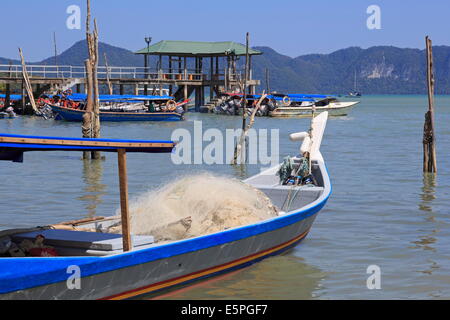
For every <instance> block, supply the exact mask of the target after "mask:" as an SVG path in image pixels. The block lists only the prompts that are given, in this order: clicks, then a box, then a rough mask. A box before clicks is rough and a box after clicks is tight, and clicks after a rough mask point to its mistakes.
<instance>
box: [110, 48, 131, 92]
mask: <svg viewBox="0 0 450 320" xmlns="http://www.w3.org/2000/svg"><path fill="white" fill-rule="evenodd" d="M103 55H104V57H105V66H106V82H107V84H108V90H109V94H110V95H112V94H113V87H112V84H111V77H110V75H109V67H108V59H107V58H106V52H104V53H103ZM136 95H137V93H136Z"/></svg>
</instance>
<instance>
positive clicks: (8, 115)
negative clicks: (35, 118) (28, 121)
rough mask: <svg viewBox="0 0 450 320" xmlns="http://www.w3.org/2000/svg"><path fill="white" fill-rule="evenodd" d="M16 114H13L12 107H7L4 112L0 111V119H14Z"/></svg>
mask: <svg viewBox="0 0 450 320" xmlns="http://www.w3.org/2000/svg"><path fill="white" fill-rule="evenodd" d="M16 117H17V114H16V113H15V112H14V109H13V107H8V108H6V109H5V111H0V118H16Z"/></svg>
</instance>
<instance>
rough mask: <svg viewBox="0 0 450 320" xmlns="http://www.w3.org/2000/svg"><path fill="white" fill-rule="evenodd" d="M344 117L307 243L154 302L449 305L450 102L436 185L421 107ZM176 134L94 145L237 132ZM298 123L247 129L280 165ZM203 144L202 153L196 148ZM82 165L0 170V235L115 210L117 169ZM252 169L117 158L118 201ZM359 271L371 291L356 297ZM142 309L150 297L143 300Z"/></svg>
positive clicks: (439, 117)
mask: <svg viewBox="0 0 450 320" xmlns="http://www.w3.org/2000/svg"><path fill="white" fill-rule="evenodd" d="M361 101H362V102H361V104H360V105H358V106H357V107H356V108H355V109H354V110H353V111H352V113H351V114H350V115H349V116H347V117H340V118H331V120H330V121H329V122H328V125H327V129H326V132H325V137H324V141H323V144H322V149H321V150H322V153H323V155H324V158H325V160H326V163H327V166H328V169H329V172H330V176H331V181H332V184H333V194H332V196H331V198H330V200H329V201H328V204H327V206H326V207H325V209H324V210H322V211H321V213H320V214H319V216H318V217H317V219H316V222H315V224H314V226H313V228H312V230H311V232H310V234H309V236H308V237H307V238H306V239H305V240H304V241H303V242H302V243H301V244H300V245H299V246H298V247H296V248H295V249H294V250H292V251H290V252H289V253H287V254H285V255H282V256H278V257H273V258H269V259H267V260H265V261H263V262H260V263H257V264H255V265H253V266H251V267H248V268H246V269H243V270H240V271H238V272H235V273H232V274H228V275H225V276H223V277H221V278H216V279H213V280H210V281H208V282H202V283H199V284H196V285H195V286H191V287H187V288H183V289H180V290H176V291H173V292H171V293H169V294H165V295H164V296H161V297H159V298H160V299H161V298H164V299H227V298H232V299H360V298H363V299H397V298H423V299H428V298H437V299H444V298H445V299H449V298H450V152H449V150H450V126H449V123H450V97H443V96H440V97H437V98H436V105H437V107H436V136H437V152H438V169H439V174H438V176H437V177H436V178H435V177H433V176H429V175H425V176H424V175H423V174H422V172H421V169H422V130H423V122H424V113H425V111H426V108H427V100H426V97H425V96H368V97H363V98H362V100H361ZM187 118H188V119H187V121H185V122H180V123H122V124H120V123H119V124H115V123H102V137H105V138H129V139H170V136H171V133H172V131H173V130H174V129H176V128H187V129H188V130H190V131H192V130H193V121H194V120H202V121H203V128H204V130H205V129H207V128H210V127H214V128H219V129H221V130H222V131H224V130H225V129H226V128H237V127H239V126H240V119H239V118H237V117H227V116H215V115H205V114H188V116H187ZM308 125H309V120H305V119H271V118H258V119H257V120H256V122H255V128H256V129H258V128H268V129H271V128H278V129H279V130H280V159H282V157H284V156H286V155H294V154H295V153H296V151H297V150H298V146H297V145H295V144H293V143H291V142H290V141H289V140H288V139H287V136H288V134H289V133H292V132H296V131H303V130H305V129H307V128H308ZM0 132H4V133H17V134H33V135H55V136H69V137H79V136H80V134H81V133H80V132H81V128H80V124H78V123H66V122H55V121H46V120H43V119H40V118H33V117H23V118H18V119H1V120H0ZM205 145H206V143H205ZM105 155H106V159H105V160H103V161H83V160H81V157H80V153H77V152H73V153H58V152H55V153H51V152H42V153H40V152H35V153H29V154H25V162H24V163H22V164H20V163H11V162H5V161H2V162H0V170H1V179H2V183H1V184H0V193H1V194H2V200H1V202H2V205H1V211H0V229H5V228H12V227H25V226H34V225H45V224H49V223H55V222H60V221H67V220H73V219H79V218H83V217H86V216H93V215H111V214H114V213H115V212H116V210H117V208H118V207H119V196H118V179H117V159H116V155H115V154H108V153H105ZM258 170H259V166H257V165H251V166H248V167H247V168H245V169H242V168H235V167H232V166H229V165H209V166H208V165H190V166H187V165H182V166H181V165H174V164H172V162H171V158H170V155H168V154H156V155H146V154H133V155H129V157H128V174H129V192H130V197H131V198H133V197H135V196H138V195H139V194H141V193H142V192H144V191H146V190H148V189H151V188H154V187H156V186H158V185H161V184H164V183H166V182H168V181H172V180H173V179H176V178H177V177H179V176H182V175H186V174H191V173H195V172H200V171H212V172H216V173H220V174H225V175H228V176H233V177H238V178H245V177H247V176H250V175H252V174H255V173H257V172H258ZM369 265H378V266H379V267H380V268H381V276H382V278H381V289H380V290H368V289H367V287H366V280H367V277H368V276H369V274H367V273H366V270H367V267H368V266H369ZM148 298H151V297H148Z"/></svg>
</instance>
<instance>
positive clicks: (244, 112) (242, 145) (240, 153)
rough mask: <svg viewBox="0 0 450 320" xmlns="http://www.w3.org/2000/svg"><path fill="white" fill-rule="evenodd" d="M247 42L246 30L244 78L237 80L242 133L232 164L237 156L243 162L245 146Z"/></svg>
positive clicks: (235, 161)
mask: <svg viewBox="0 0 450 320" xmlns="http://www.w3.org/2000/svg"><path fill="white" fill-rule="evenodd" d="M248 44H249V33H248V32H247V34H246V41H245V71H244V80H243V84H242V85H241V84H240V81H239V86H240V87H241V91H242V93H243V98H242V103H243V105H242V133H241V138H240V139H239V143H237V144H236V147H235V148H234V157H233V161H232V164H237V158H238V157H239V155H240V157H241V163H243V162H244V161H243V160H244V154H245V153H244V152H242V149H243V148H244V147H245V144H244V143H245V139H244V138H245V127H246V119H247V78H248V63H249V59H248Z"/></svg>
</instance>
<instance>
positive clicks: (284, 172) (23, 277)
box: [0, 112, 331, 299]
mask: <svg viewBox="0 0 450 320" xmlns="http://www.w3.org/2000/svg"><path fill="white" fill-rule="evenodd" d="M327 117H328V113H327V112H323V113H321V114H320V115H318V116H317V117H315V118H313V120H312V123H311V127H310V128H308V129H309V130H308V131H307V132H306V131H305V132H299V133H294V134H291V136H290V138H291V140H292V141H294V142H296V144H297V148H295V149H297V150H295V151H296V153H297V152H298V146H300V143H301V146H300V154H299V155H297V156H293V157H289V158H287V159H285V161H284V162H283V163H282V164H279V165H277V166H274V167H272V168H270V169H268V170H265V171H263V172H261V173H259V174H257V175H255V176H253V177H250V178H248V179H246V180H244V181H243V182H244V183H246V184H248V185H250V186H252V187H254V188H256V189H258V190H260V191H262V192H263V193H264V194H265V195H266V196H267V197H268V198H269V199H270V200H271V202H272V203H273V204H274V205H275V206H276V207H278V208H279V209H280V210H279V211H278V213H277V215H276V216H274V217H271V218H268V219H264V220H261V221H258V222H256V223H250V224H244V225H239V226H237V227H233V228H229V229H221V230H219V231H217V232H213V233H209V234H203V235H201V236H195V237H192V238H186V239H182V240H174V241H164V242H162V243H159V242H157V241H156V240H155V238H154V237H153V236H152V235H151V234H150V235H133V234H132V233H131V231H132V230H131V231H130V228H129V212H128V195H127V191H126V190H127V182H126V181H127V177H126V158H125V155H126V153H127V152H128V153H132V152H146V153H152V152H171V150H172V149H173V148H174V146H175V143H174V142H172V141H127V140H110V139H75V138H58V137H33V136H18V135H6V134H0V160H10V161H16V162H20V161H23V153H24V152H29V151H58V150H60V151H84V150H88V151H94V150H98V151H104V152H117V153H118V162H119V166H118V168H119V182H120V183H119V186H120V190H121V193H120V199H121V205H120V207H121V215H120V216H110V217H94V218H91V219H85V220H79V221H73V222H68V223H60V224H57V225H52V226H41V227H34V228H29V229H14V230H3V231H0V299H127V298H133V297H137V296H140V295H144V294H148V293H152V294H157V293H160V292H162V290H165V289H168V288H172V287H174V286H178V285H182V284H187V283H192V282H193V281H196V280H201V279H205V278H208V277H212V276H216V275H219V274H222V273H225V272H229V271H232V270H236V269H238V268H243V267H245V266H248V265H250V264H253V263H255V262H258V261H260V260H262V259H265V258H267V257H270V256H273V255H277V254H280V253H282V252H285V251H286V250H289V249H291V248H293V247H295V246H296V245H298V244H299V243H300V242H301V241H302V240H303V239H304V238H305V237H306V235H307V234H308V232H309V231H310V229H311V227H312V225H313V222H314V220H315V219H316V217H317V214H318V213H319V211H320V210H321V209H322V208H323V207H324V206H325V204H326V202H327V200H328V198H329V196H330V194H331V183H330V179H329V176H328V172H327V169H326V166H325V162H324V159H323V157H322V155H321V153H320V145H321V141H322V136H323V133H324V129H325V125H326V122H327ZM187 214H189V213H188V212H187ZM0 217H1V214H0ZM117 223H121V225H122V229H121V230H122V231H121V233H120V234H113V233H108V232H104V230H105V229H107V228H108V226H111V225H116V224H117ZM78 227H83V230H93V231H79V230H78V231H77V230H74V228H78ZM26 241H28V242H26ZM33 241H34V242H33ZM20 242H22V243H23V242H25V244H27V246H28V247H31V245H33V246H34V247H32V249H33V250H34V251H33V252H31V250H32V249H30V253H32V256H30V255H27V256H25V254H23V252H22V253H21V251H20V250H19V249H18V247H19V246H20V244H19V243H20ZM46 245H48V246H46ZM23 246H25V245H23ZM49 246H51V248H50V247H49ZM77 281H78V285H77Z"/></svg>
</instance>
